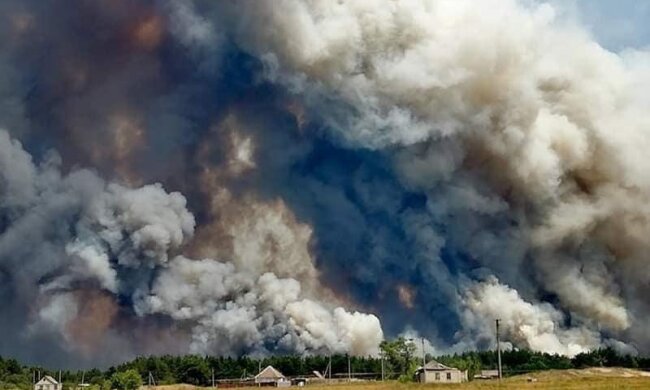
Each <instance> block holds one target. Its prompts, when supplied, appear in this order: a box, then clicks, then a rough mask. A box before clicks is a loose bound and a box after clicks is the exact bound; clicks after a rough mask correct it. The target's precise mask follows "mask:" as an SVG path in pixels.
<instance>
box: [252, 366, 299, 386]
mask: <svg viewBox="0 0 650 390" xmlns="http://www.w3.org/2000/svg"><path fill="white" fill-rule="evenodd" d="M255 383H256V384H257V385H258V386H264V385H267V386H268V385H271V386H277V387H287V386H291V381H290V380H288V379H287V377H285V376H284V375H282V373H281V372H280V371H278V370H276V369H275V368H274V367H273V366H267V367H266V368H265V369H263V370H262V371H260V373H259V374H257V375H255Z"/></svg>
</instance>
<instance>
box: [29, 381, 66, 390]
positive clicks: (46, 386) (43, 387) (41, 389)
mask: <svg viewBox="0 0 650 390" xmlns="http://www.w3.org/2000/svg"><path fill="white" fill-rule="evenodd" d="M34 390H60V389H59V385H54V384H51V383H43V384H38V383H37V384H35V385H34Z"/></svg>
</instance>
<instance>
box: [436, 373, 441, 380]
mask: <svg viewBox="0 0 650 390" xmlns="http://www.w3.org/2000/svg"><path fill="white" fill-rule="evenodd" d="M436 380H437V381H439V380H440V373H439V372H436Z"/></svg>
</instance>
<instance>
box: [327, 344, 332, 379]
mask: <svg viewBox="0 0 650 390" xmlns="http://www.w3.org/2000/svg"><path fill="white" fill-rule="evenodd" d="M327 367H328V368H329V370H328V376H329V380H330V382H332V352H331V351H330V362H329V364H328V366H327Z"/></svg>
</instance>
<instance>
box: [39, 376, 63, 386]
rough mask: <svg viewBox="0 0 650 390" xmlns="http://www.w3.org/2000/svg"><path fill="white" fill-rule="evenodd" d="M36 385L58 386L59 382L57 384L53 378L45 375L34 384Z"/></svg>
mask: <svg viewBox="0 0 650 390" xmlns="http://www.w3.org/2000/svg"><path fill="white" fill-rule="evenodd" d="M36 384H37V385H47V384H51V385H58V384H59V382H57V381H56V380H55V379H54V378H52V377H51V376H49V375H45V376H44V377H43V378H41V380H40V381H38V383H36Z"/></svg>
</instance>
